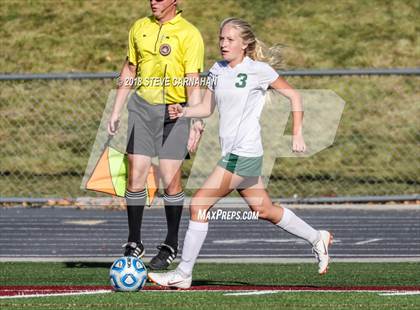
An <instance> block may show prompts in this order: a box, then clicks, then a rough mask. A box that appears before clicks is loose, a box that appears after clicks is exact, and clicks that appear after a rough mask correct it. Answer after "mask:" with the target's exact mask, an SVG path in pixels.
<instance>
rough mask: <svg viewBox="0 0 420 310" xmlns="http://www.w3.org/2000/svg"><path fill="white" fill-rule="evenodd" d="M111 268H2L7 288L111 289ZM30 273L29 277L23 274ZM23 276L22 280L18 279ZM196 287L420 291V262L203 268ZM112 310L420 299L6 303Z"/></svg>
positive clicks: (7, 305)
mask: <svg viewBox="0 0 420 310" xmlns="http://www.w3.org/2000/svg"><path fill="white" fill-rule="evenodd" d="M109 267H110V264H104V263H97V264H95V263H1V264H0V270H1V273H0V283H2V285H107V284H108V279H107V277H108V269H109ZM22 271H24V272H22ZM17 275H19V276H17ZM193 285H232V286H234V285H241V286H242V285H285V286H289V285H290V286H295V287H296V288H299V287H302V286H306V287H307V286H313V287H314V288H316V287H330V286H334V287H337V286H339V287H349V288H350V287H352V286H381V287H382V286H383V287H387V286H389V287H395V286H419V285H420V263H332V264H331V268H330V272H329V273H328V274H327V275H325V276H319V275H317V274H316V266H315V264H208V263H206V264H202V263H200V264H198V265H197V266H196V269H195V273H194V281H193ZM20 306H21V307H25V309H36V308H38V309H39V308H43V309H48V308H49V309H52V308H65V309H84V308H89V309H106V308H108V309H112V308H115V307H120V308H130V307H133V306H139V307H140V306H141V307H142V308H153V307H163V306H168V307H171V309H172V308H175V309H178V308H179V309H180V308H183V309H192V308H196V307H200V308H201V309H227V308H237V309H239V308H240V309H251V307H256V306H257V307H258V308H261V309H269V308H271V309H272V308H283V309H284V308H294V309H297V308H298V309H302V308H310V309H321V308H322V309H325V308H329V309H331V308H334V309H342V308H346V309H348V308H370V309H373V308H399V309H401V308H410V307H412V308H416V307H418V306H420V295H405V296H380V295H379V294H378V293H362V292H351V291H349V292H335V293H334V292H287V293H285V292H280V293H275V294H265V295H259V296H258V295H257V296H228V295H224V294H223V292H173V291H172V292H144V293H143V292H140V293H121V294H120V293H118V294H98V295H89V296H61V297H59V296H56V297H42V298H39V297H38V298H24V299H1V300H0V307H1V308H2V309H16V308H17V307H20Z"/></svg>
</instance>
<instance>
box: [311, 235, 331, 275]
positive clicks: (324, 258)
mask: <svg viewBox="0 0 420 310" xmlns="http://www.w3.org/2000/svg"><path fill="white" fill-rule="evenodd" d="M319 235H320V238H319V240H318V241H317V242H316V243H315V244H314V246H313V248H312V252H313V253H314V254H315V256H316V259H317V260H318V273H319V274H325V273H327V271H328V264H329V262H330V256H329V255H328V247H329V246H330V245H331V244H332V242H333V235H332V234H331V233H330V232H328V231H326V230H320V231H319Z"/></svg>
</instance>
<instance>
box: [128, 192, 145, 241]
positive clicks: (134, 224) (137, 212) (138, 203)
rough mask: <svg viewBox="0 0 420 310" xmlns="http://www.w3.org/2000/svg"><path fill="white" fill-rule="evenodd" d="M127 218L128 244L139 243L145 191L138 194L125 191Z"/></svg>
mask: <svg viewBox="0 0 420 310" xmlns="http://www.w3.org/2000/svg"><path fill="white" fill-rule="evenodd" d="M125 200H126V202H127V216H128V242H135V243H140V242H141V223H142V220H143V210H144V205H145V203H146V189H144V190H142V191H140V192H131V191H129V190H128V189H127V190H126V191H125Z"/></svg>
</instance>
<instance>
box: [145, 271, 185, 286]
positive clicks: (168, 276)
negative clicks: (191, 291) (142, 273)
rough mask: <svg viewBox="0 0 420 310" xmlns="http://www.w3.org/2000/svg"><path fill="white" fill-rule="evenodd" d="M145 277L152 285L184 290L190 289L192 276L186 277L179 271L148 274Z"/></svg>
mask: <svg viewBox="0 0 420 310" xmlns="http://www.w3.org/2000/svg"><path fill="white" fill-rule="evenodd" d="M147 277H148V278H149V280H150V281H152V282H153V283H155V284H157V285H160V286H165V287H175V288H183V289H186V288H190V287H191V282H192V276H188V275H186V274H185V273H183V272H182V271H181V270H179V269H175V270H172V271H168V272H162V273H156V272H150V273H148V274H147Z"/></svg>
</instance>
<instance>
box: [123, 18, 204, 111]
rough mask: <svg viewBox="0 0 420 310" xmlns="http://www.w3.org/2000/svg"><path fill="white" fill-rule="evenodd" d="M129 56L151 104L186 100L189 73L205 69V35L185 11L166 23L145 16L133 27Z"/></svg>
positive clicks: (139, 86) (138, 83) (140, 87)
mask: <svg viewBox="0 0 420 310" xmlns="http://www.w3.org/2000/svg"><path fill="white" fill-rule="evenodd" d="M127 57H128V61H129V62H131V63H132V64H134V65H137V77H136V81H135V85H136V87H137V93H138V94H139V95H140V96H141V97H142V98H143V99H145V100H146V101H148V102H149V103H150V104H162V103H163V104H171V103H179V102H186V101H187V92H186V87H185V79H184V77H185V75H186V74H187V73H197V72H201V71H203V66H204V43H203V38H202V37H201V34H200V32H199V31H198V29H197V28H195V27H194V26H193V25H192V24H191V23H189V22H188V21H187V20H185V19H184V18H183V17H182V16H181V12H178V13H177V15H176V16H175V17H174V18H173V19H171V20H170V21H167V22H165V23H163V24H160V23H159V22H158V21H157V20H156V19H155V17H154V16H150V17H145V18H142V19H139V20H137V21H136V22H135V23H134V25H133V26H132V27H131V29H130V33H129V40H128V52H127Z"/></svg>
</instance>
